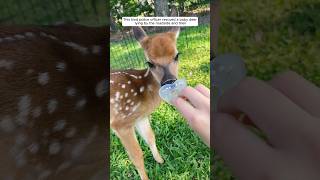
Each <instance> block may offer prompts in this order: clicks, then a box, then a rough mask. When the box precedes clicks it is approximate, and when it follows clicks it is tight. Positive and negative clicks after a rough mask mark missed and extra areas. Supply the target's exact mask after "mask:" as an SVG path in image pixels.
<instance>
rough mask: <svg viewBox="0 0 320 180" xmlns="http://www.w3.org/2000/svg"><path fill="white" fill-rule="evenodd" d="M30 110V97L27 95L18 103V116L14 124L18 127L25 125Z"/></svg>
mask: <svg viewBox="0 0 320 180" xmlns="http://www.w3.org/2000/svg"><path fill="white" fill-rule="evenodd" d="M30 110H31V97H30V96H29V95H25V96H22V97H21V98H20V100H19V102H18V115H17V117H16V118H17V119H16V122H17V123H18V124H19V125H24V124H26V123H27V118H28V115H29V113H30Z"/></svg>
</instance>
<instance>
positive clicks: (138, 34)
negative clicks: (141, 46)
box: [132, 26, 147, 43]
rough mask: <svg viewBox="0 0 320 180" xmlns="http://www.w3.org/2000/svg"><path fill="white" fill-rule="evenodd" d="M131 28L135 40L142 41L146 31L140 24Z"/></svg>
mask: <svg viewBox="0 0 320 180" xmlns="http://www.w3.org/2000/svg"><path fill="white" fill-rule="evenodd" d="M132 30H133V34H134V37H135V38H136V40H137V41H139V42H140V43H141V42H142V40H143V39H144V38H146V37H147V34H146V32H145V31H144V30H143V29H142V27H140V26H134V27H133V28H132Z"/></svg>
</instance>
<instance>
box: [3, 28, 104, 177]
mask: <svg viewBox="0 0 320 180" xmlns="http://www.w3.org/2000/svg"><path fill="white" fill-rule="evenodd" d="M107 31H108V28H89V27H83V26H79V25H63V26H49V27H12V26H11V27H9V26H4V27H0V87H1V88H0V161H1V163H0V179H8V180H9V179H18V180H28V179H32V180H33V179H83V180H88V179H106V178H107V172H106V171H107V169H106V164H107V162H106V153H107V147H106V143H107V142H106V139H107V134H106V132H107V131H106V129H105V128H106V122H105V120H106V118H107V116H108V114H107V108H108V107H107V103H108V101H107V100H106V96H107V91H106V88H107V87H106V84H107V80H106V79H105V78H106V76H107V69H106V68H107V61H106V59H105V58H106V52H107V50H106V42H107V37H106V33H108V32H107Z"/></svg>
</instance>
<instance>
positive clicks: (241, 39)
mask: <svg viewBox="0 0 320 180" xmlns="http://www.w3.org/2000/svg"><path fill="white" fill-rule="evenodd" d="M221 3H222V6H221V18H222V19H221V27H220V30H219V47H218V53H220V54H223V53H227V52H233V53H237V54H240V55H241V56H242V57H243V58H244V59H245V63H246V66H247V69H248V75H249V76H254V77H257V78H259V79H262V80H269V79H271V78H272V76H273V75H274V74H276V73H278V72H281V71H284V70H288V69H290V70H293V71H296V72H297V73H299V74H301V75H303V76H304V77H305V78H306V79H308V80H310V81H312V82H313V83H315V84H317V85H318V86H320V59H319V57H320V50H319V48H320V13H319V12H320V3H319V1H318V0H308V1H305V0H286V1H284V0H273V1H262V0H258V1H257V0H243V1H236V0H230V1H221ZM243 164H245V162H243ZM213 173H214V176H215V177H216V179H217V180H231V179H235V178H234V177H233V176H232V174H231V173H230V171H229V170H228V169H227V168H226V167H225V166H224V165H223V161H222V160H221V159H220V158H219V157H218V156H214V172H213Z"/></svg>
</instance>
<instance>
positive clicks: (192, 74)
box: [110, 25, 210, 180]
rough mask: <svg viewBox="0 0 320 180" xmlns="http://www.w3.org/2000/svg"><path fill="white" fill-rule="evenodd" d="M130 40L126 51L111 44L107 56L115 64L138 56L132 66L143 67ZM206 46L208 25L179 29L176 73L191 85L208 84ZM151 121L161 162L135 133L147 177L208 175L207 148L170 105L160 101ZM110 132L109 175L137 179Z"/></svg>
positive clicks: (138, 50)
mask: <svg viewBox="0 0 320 180" xmlns="http://www.w3.org/2000/svg"><path fill="white" fill-rule="evenodd" d="M132 43H133V44H130V46H129V47H130V48H131V49H129V51H128V50H127V48H126V47H124V46H123V44H124V41H122V42H117V43H112V44H111V54H114V56H113V58H111V67H114V68H119V67H120V66H119V64H121V65H126V64H127V65H128V66H129V67H130V63H128V62H127V61H128V60H130V59H131V60H132V59H134V60H135V59H137V57H139V58H142V60H141V59H140V61H139V60H138V59H137V60H138V61H139V62H135V63H133V62H132V66H134V67H135V68H142V67H143V62H144V58H143V56H142V54H141V53H142V51H141V49H140V48H139V46H138V44H137V43H136V42H132ZM209 46H210V40H209V25H203V26H201V27H197V28H191V27H190V28H187V29H185V30H183V31H182V32H181V33H180V37H179V39H178V50H179V52H180V53H181V56H180V60H179V61H180V64H179V66H180V69H179V76H180V77H185V78H186V79H187V81H188V84H189V85H190V86H195V85H196V84H198V83H202V84H204V85H206V86H207V87H209V85H210V77H209V74H210V70H209V69H210V68H209V58H210V47H209ZM122 48H124V49H122ZM135 51H137V52H135ZM130 52H131V53H130ZM133 52H134V53H133ZM135 54H138V55H137V56H136V55H135ZM119 62H121V63H119ZM127 68H128V67H127ZM151 125H152V127H153V129H154V131H155V135H156V142H157V146H158V148H159V151H160V154H161V155H162V157H163V158H164V160H165V162H164V164H162V165H159V164H157V163H156V162H155V161H154V159H153V157H152V154H151V151H150V150H149V148H148V147H147V145H146V144H145V143H144V142H143V140H142V139H141V138H140V137H139V136H138V139H139V142H140V145H141V147H142V149H143V152H144V159H145V166H146V169H147V173H148V176H149V177H150V179H166V180H170V179H172V180H173V179H179V180H180V179H182V180H184V179H186V180H187V179H188V180H189V179H201V180H202V179H204V180H205V179H209V175H210V151H209V148H208V147H207V146H206V145H205V144H204V143H203V142H202V141H201V140H200V139H199V137H198V136H197V135H196V134H194V133H193V132H192V130H190V129H189V127H188V125H187V124H186V122H185V120H184V119H183V118H182V116H181V115H180V114H179V113H178V112H177V111H176V110H175V109H174V108H173V107H172V106H170V105H168V104H166V103H162V104H161V106H160V107H159V108H158V109H157V110H156V111H155V112H153V114H152V116H151ZM110 136H111V149H110V152H111V155H110V168H111V175H110V177H111V179H121V180H122V179H139V175H138V173H137V171H136V170H135V167H134V166H133V164H132V163H131V161H130V160H129V159H128V156H127V154H126V152H125V150H124V148H123V147H122V145H121V143H120V141H119V139H118V138H117V137H116V136H115V135H114V134H113V133H111V135H110Z"/></svg>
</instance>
